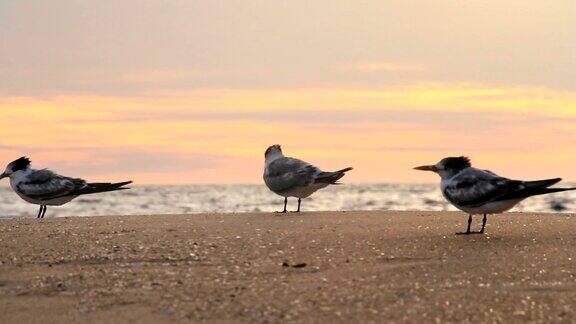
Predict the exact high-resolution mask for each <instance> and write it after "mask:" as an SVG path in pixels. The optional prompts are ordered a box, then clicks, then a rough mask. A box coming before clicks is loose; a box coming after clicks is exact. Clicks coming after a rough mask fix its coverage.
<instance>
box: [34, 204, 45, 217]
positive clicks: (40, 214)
mask: <svg viewBox="0 0 576 324" xmlns="http://www.w3.org/2000/svg"><path fill="white" fill-rule="evenodd" d="M43 209H44V206H43V205H40V210H39V211H38V217H36V218H41V217H42V210H43Z"/></svg>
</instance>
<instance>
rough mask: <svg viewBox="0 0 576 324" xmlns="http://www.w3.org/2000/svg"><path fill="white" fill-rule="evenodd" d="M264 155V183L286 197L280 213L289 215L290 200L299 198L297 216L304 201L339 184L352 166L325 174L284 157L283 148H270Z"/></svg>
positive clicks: (306, 164)
mask: <svg viewBox="0 0 576 324" xmlns="http://www.w3.org/2000/svg"><path fill="white" fill-rule="evenodd" d="M264 156H265V168H264V183H265V184H266V186H267V187H268V189H270V190H271V191H272V192H274V193H276V194H277V195H279V196H282V197H284V210H283V211H281V212H280V213H286V212H287V209H286V208H287V204H288V197H295V198H298V209H297V210H296V212H297V213H298V212H300V206H301V204H302V198H308V197H310V196H311V195H312V194H313V193H315V192H316V191H318V190H320V189H322V188H325V187H327V186H329V185H337V184H340V183H339V182H338V180H340V179H341V178H342V177H344V175H345V174H346V172H348V171H350V170H352V168H350V167H349V168H345V169H342V170H338V171H334V172H324V171H322V170H320V169H319V168H318V167H315V166H314V165H312V164H310V163H308V162H304V161H302V160H298V159H295V158H291V157H286V156H284V154H283V153H282V148H281V147H280V145H272V146H270V147H268V149H267V150H266V153H265V154H264Z"/></svg>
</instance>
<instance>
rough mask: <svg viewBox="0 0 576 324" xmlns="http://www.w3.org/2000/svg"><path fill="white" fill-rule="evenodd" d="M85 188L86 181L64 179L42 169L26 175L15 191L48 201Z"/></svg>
mask: <svg viewBox="0 0 576 324" xmlns="http://www.w3.org/2000/svg"><path fill="white" fill-rule="evenodd" d="M85 186H86V181H84V180H82V179H74V178H68V177H64V176H61V175H58V174H56V173H54V172H52V171H50V170H46V169H44V170H37V171H34V172H33V173H31V174H30V175H28V176H27V177H26V180H24V181H22V182H21V183H19V184H18V185H17V186H16V190H18V191H19V192H20V193H22V194H23V195H25V196H27V197H30V198H34V199H38V200H49V199H54V198H58V197H63V196H67V195H70V193H72V192H74V191H76V190H79V189H81V188H83V187H85Z"/></svg>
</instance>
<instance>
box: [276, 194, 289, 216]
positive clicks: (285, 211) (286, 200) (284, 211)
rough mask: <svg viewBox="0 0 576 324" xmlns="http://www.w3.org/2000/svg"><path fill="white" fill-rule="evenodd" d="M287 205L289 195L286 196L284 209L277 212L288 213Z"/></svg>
mask: <svg viewBox="0 0 576 324" xmlns="http://www.w3.org/2000/svg"><path fill="white" fill-rule="evenodd" d="M287 206H288V197H284V210H283V211H281V212H276V213H282V214H284V213H287V212H288V210H287V209H286V207H287Z"/></svg>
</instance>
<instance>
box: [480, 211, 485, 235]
mask: <svg viewBox="0 0 576 324" xmlns="http://www.w3.org/2000/svg"><path fill="white" fill-rule="evenodd" d="M484 228H486V214H484V218H483V219H482V229H481V230H480V234H484Z"/></svg>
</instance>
